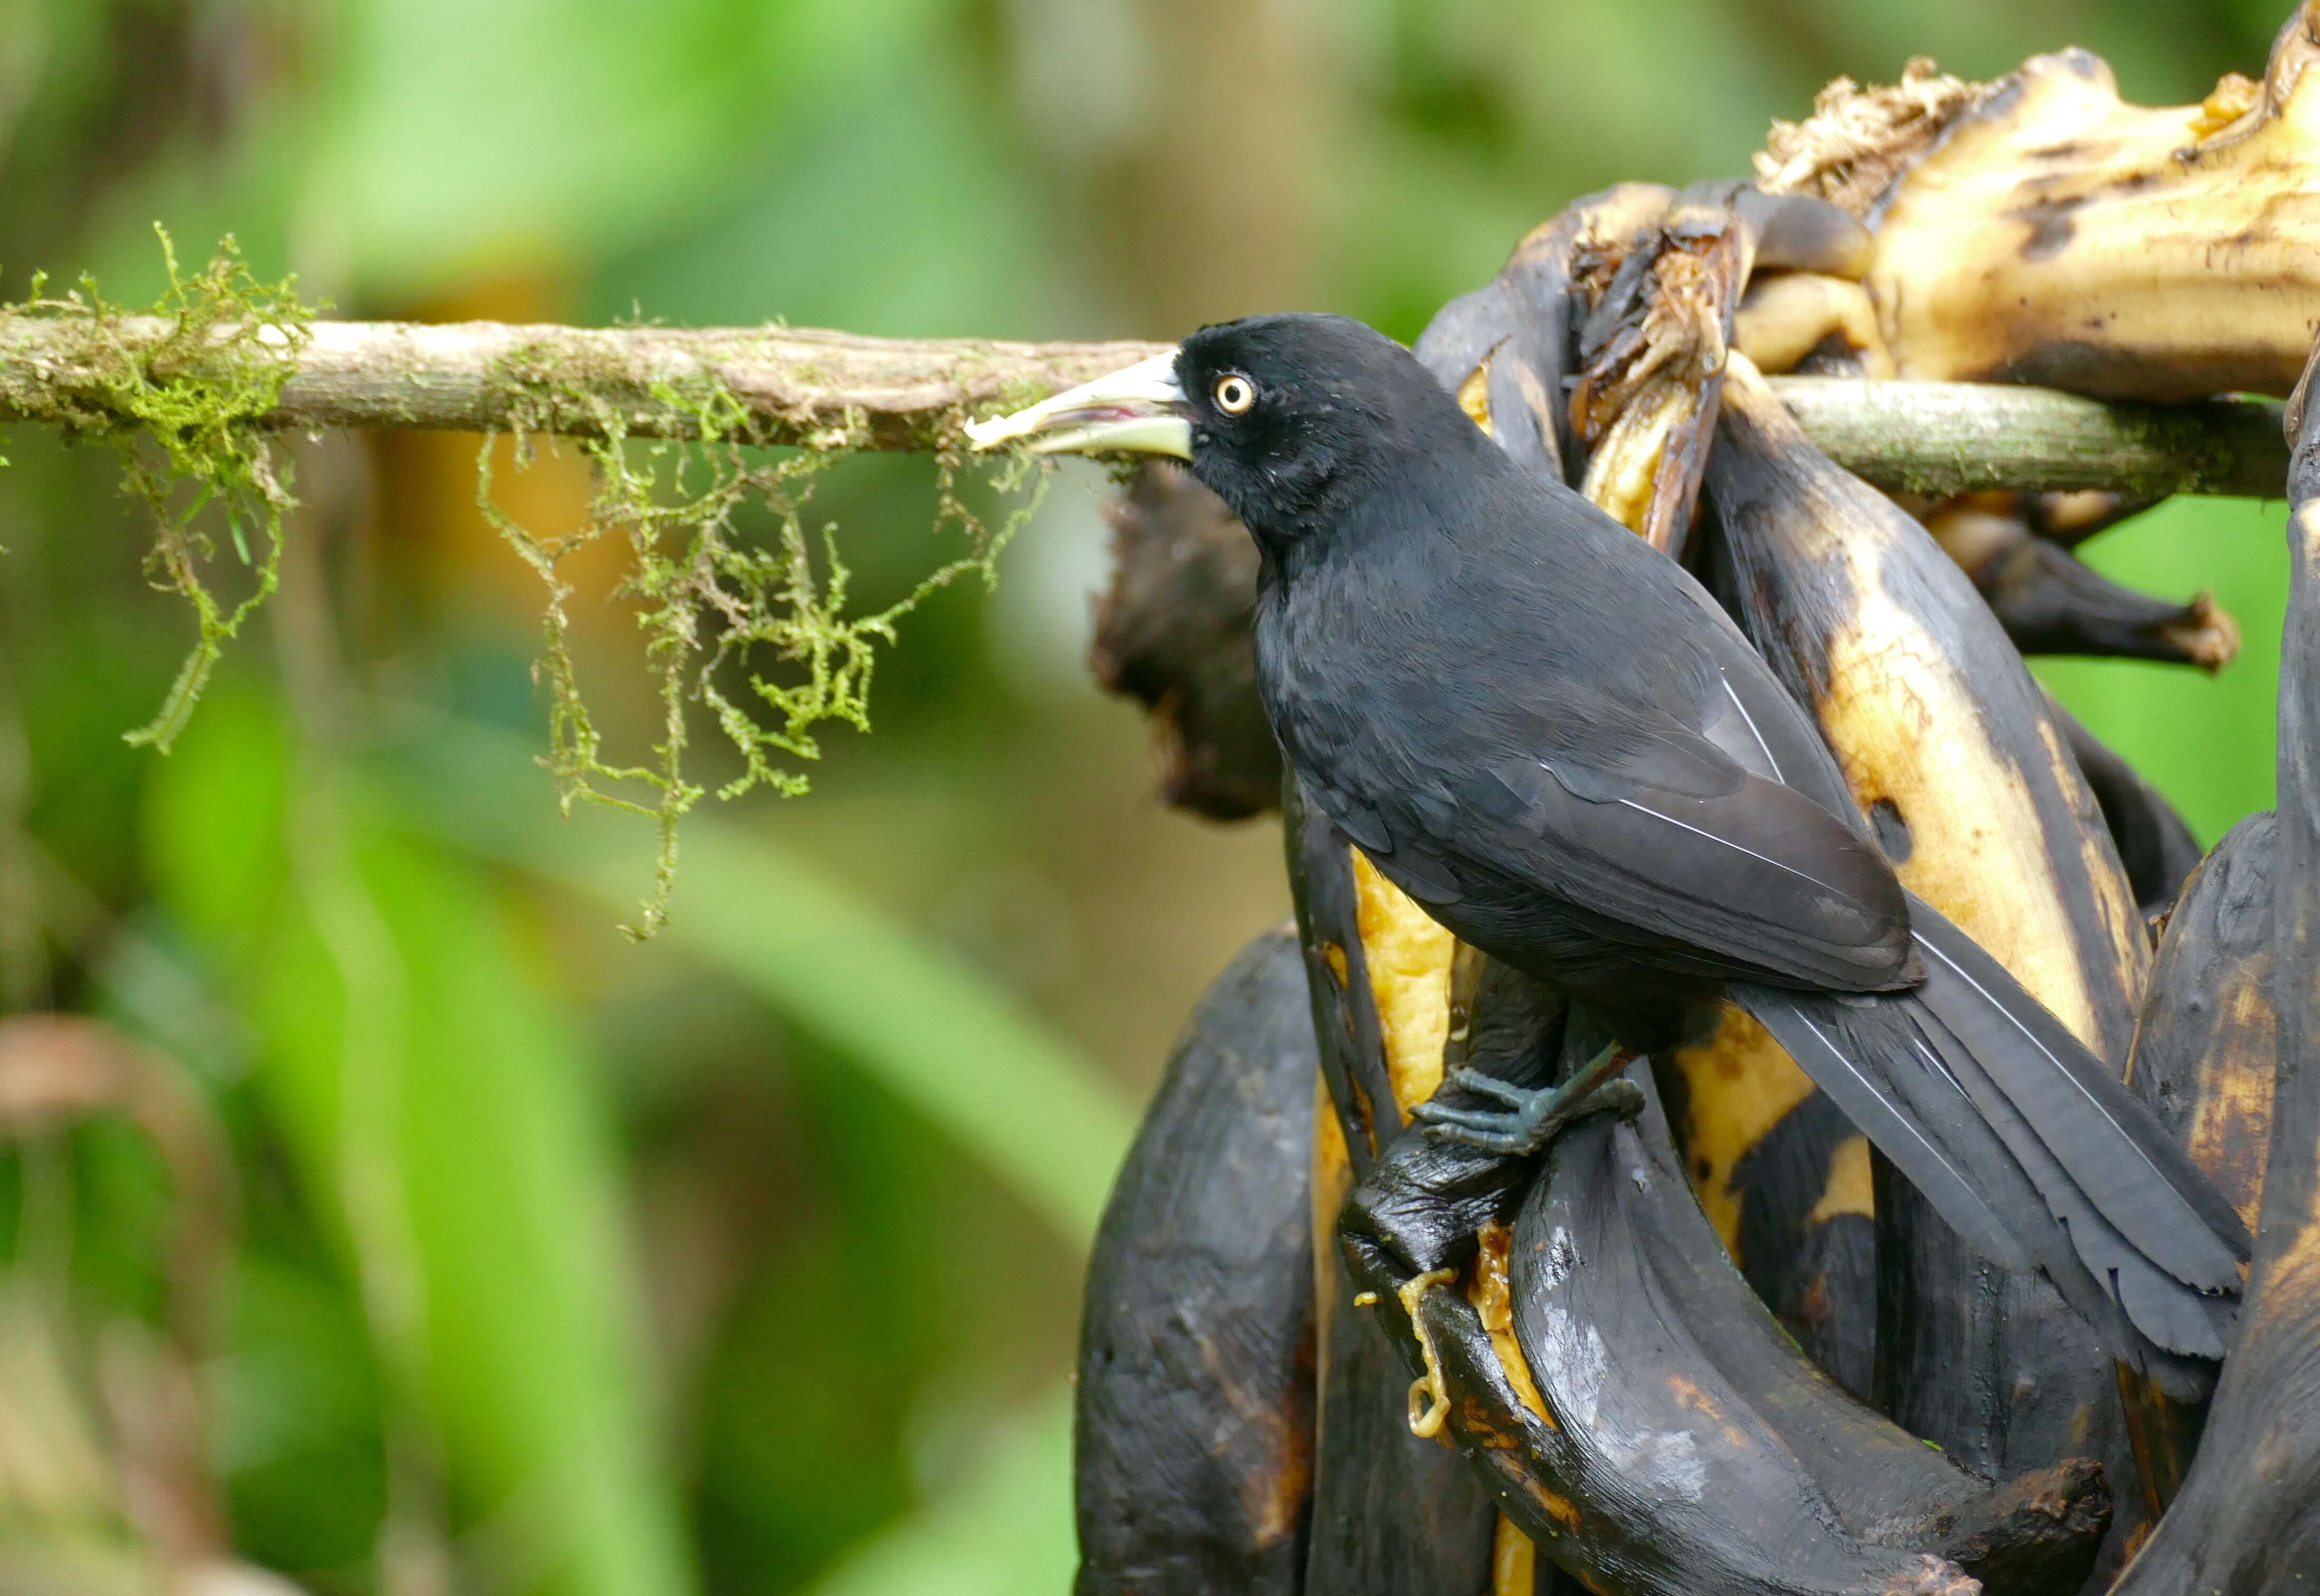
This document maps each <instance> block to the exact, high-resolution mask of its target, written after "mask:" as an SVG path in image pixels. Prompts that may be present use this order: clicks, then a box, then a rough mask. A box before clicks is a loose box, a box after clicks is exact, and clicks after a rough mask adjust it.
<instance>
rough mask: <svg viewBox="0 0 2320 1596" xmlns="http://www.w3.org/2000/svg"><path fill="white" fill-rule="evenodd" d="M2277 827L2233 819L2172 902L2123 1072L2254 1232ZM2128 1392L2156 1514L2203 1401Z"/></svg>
mask: <svg viewBox="0 0 2320 1596" xmlns="http://www.w3.org/2000/svg"><path fill="white" fill-rule="evenodd" d="M2275 830H2276V828H2275V822H2274V820H2273V817H2272V816H2271V815H2270V813H2263V814H2253V815H2250V816H2249V817H2248V818H2247V819H2246V820H2244V821H2241V822H2240V823H2239V824H2238V825H2236V826H2234V827H2233V828H2232V830H2231V832H2230V834H2229V835H2228V836H2226V837H2225V839H2223V840H2222V841H2221V842H2219V843H2217V844H2216V851H2215V852H2214V853H2213V854H2210V855H2209V856H2208V857H2207V860H2206V861H2205V862H2204V863H2202V864H2201V865H2200V866H2198V869H2197V871H2196V872H2194V873H2193V874H2192V875H2191V877H2190V880H2189V884H2187V885H2186V886H2185V887H2184V889H2183V893H2182V897H2181V900H2180V902H2177V903H2176V904H2175V905H2174V907H2173V909H2172V910H2171V911H2170V912H2169V914H2168V916H2167V929H2166V934H2165V935H2164V936H2162V937H2161V939H2160V942H2159V951H2158V953H2157V954H2156V955H2155V956H2154V957H2152V961H2151V984H2150V987H2149V990H2148V991H2147V992H2145V993H2144V994H2143V1016H2142V1018H2141V1019H2140V1020H2138V1021H2137V1022H2136V1024H2135V1028H2134V1056H2133V1059H2132V1060H2131V1062H2130V1065H2129V1069H2128V1075H2127V1079H2128V1083H2129V1084H2131V1085H2132V1086H2133V1087H2134V1090H2135V1093H2136V1094H2137V1095H2139V1096H2140V1097H2142V1099H2143V1101H2144V1102H2147V1103H2149V1104H2150V1105H2151V1106H2152V1110H2153V1111H2155V1112H2156V1113H2157V1114H2158V1115H2159V1117H2160V1119H2161V1120H2162V1121H2163V1122H2164V1123H2165V1124H2166V1126H2167V1128H2168V1129H2170V1130H2171V1131H2173V1132H2174V1133H2175V1136H2176V1138H2177V1139H2179V1140H2180V1141H2181V1142H2182V1143H2183V1145H2184V1146H2185V1147H2188V1148H2189V1149H2190V1152H2191V1156H2192V1157H2193V1158H2194V1159H2196V1160H2197V1161H2198V1165H2199V1167H2200V1168H2201V1169H2203V1170H2205V1171H2206V1172H2207V1177H2208V1178H2209V1179H2210V1180H2213V1181H2214V1182H2215V1183H2216V1189H2217V1190H2219V1191H2221V1192H2223V1194H2224V1196H2225V1199H2226V1200H2227V1201H2228V1202H2230V1203H2231V1204H2232V1206H2233V1207H2234V1208H2235V1209H2237V1210H2238V1211H2239V1214H2240V1218H2241V1219H2242V1220H2244V1221H2245V1222H2246V1224H2247V1227H2248V1229H2249V1231H2250V1233H2252V1232H2253V1231H2254V1229H2255V1227H2256V1220H2257V1217H2258V1214H2257V1210H2258V1206H2259V1203H2260V1201H2261V1197H2262V1194H2263V1166H2264V1159H2265V1156H2266V1155H2267V1154H2268V1152H2269V1151H2270V1143H2271V1094H2272V1079H2273V1075H2274V1074H2275V1073H2276V1070H2277V1066H2278V1062H2279V1043H2278V1037H2277V1034H2276V1031H2275V1028H2274V1026H2273V1023H2272V1006H2271V993H2270V976H2271V950H2272V878H2273V873H2274V871H2275V870H2276V869H2277V867H2278V859H2277V857H2276V848H2275ZM2128 1393H2129V1405H2128V1409H2127V1417H2128V1420H2129V1423H2130V1425H2131V1426H2133V1427H2134V1445H2135V1450H2136V1454H2137V1455H2138V1456H2139V1457H2142V1458H2143V1459H2144V1460H2145V1461H2144V1466H2143V1470H2142V1473H2143V1480H2144V1482H2145V1485H2146V1489H2148V1490H2149V1491H2150V1492H2152V1496H2153V1498H2154V1500H2153V1501H2152V1510H2153V1511H2154V1512H2155V1511H2156V1510H2158V1509H2159V1508H2162V1507H2164V1506H2165V1505H2166V1504H2167V1503H2168V1502H2169V1501H2172V1500H2173V1499H2174V1497H2175V1494H2176V1492H2178V1491H2180V1489H2181V1488H2182V1483H2183V1475H2184V1473H2185V1471H2186V1470H2187V1469H2189V1466H2190V1464H2191V1459H2192V1456H2193V1455H2194V1454H2195V1453H2196V1452H2197V1450H2198V1440H2199V1432H2200V1430H2201V1428H2202V1427H2203V1426H2204V1425H2205V1424H2206V1422H2207V1404H2206V1403H2205V1402H2201V1401H2189V1402H2179V1401H2173V1400H2170V1398H2169V1397H2168V1396H2167V1395H2166V1394H2165V1393H2164V1392H2159V1391H2156V1390H2151V1389H2138V1388H2137V1387H2136V1386H2135V1385H2132V1384H2131V1385H2130V1386H2129V1388H2128Z"/></svg>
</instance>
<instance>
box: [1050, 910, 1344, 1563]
mask: <svg viewBox="0 0 2320 1596" xmlns="http://www.w3.org/2000/svg"><path fill="white" fill-rule="evenodd" d="M1308 1016H1309V1010H1308V1008H1307V999H1306V993H1305V974H1304V967H1303V961H1302V959H1301V957H1300V955H1299V952H1298V947H1297V939H1296V938H1295V936H1294V935H1293V934H1291V932H1289V931H1286V930H1275V931H1268V932H1266V933H1264V935H1263V936H1261V937H1259V938H1258V939H1256V940H1255V941H1254V942H1252V943H1250V944H1249V945H1248V947H1247V948H1245V949H1244V950H1243V951H1242V952H1241V954H1240V956H1239V957H1237V958H1236V959H1235V960H1234V961H1233V962H1232V964H1231V965H1230V966H1228V968H1227V969H1226V970H1225V972H1224V973H1223V974H1222V975H1219V976H1218V977H1217V979H1216V981H1215V983H1214V984H1212V985H1210V988H1209V990H1208V992H1207V993H1205V994H1204V995H1203V996H1202V997H1201V1002H1200V1006H1199V1007H1198V1008H1197V1009H1195V1010H1194V1011H1193V1012H1192V1019H1191V1020H1189V1021H1188V1022H1187V1023H1186V1025H1185V1028H1184V1031H1183V1036H1182V1037H1181V1038H1178V1040H1177V1043H1176V1047H1175V1051H1174V1054H1173V1055H1172V1056H1171V1057H1170V1058H1169V1061H1168V1068H1167V1073H1166V1074H1165V1075H1164V1076H1163V1078H1162V1080H1161V1084H1160V1090H1159V1092H1158V1093H1157V1094H1156V1095H1155V1097H1154V1099H1153V1102H1152V1106H1151V1107H1150V1108H1149V1109H1148V1110H1147V1111H1146V1113H1145V1116H1144V1122H1143V1125H1142V1127H1141V1129H1139V1130H1138V1131H1137V1138H1136V1143H1135V1146H1134V1147H1132V1148H1131V1149H1130V1150H1129V1152H1128V1161H1127V1163H1126V1164H1125V1165H1122V1166H1121V1169H1120V1172H1119V1178H1118V1180H1117V1181H1115V1182H1114V1183H1113V1185H1112V1192H1111V1200H1110V1202H1109V1203H1108V1204H1107V1205H1106V1207H1105V1209H1104V1216H1103V1223H1102V1226H1101V1229H1099V1230H1098V1231H1097V1233H1096V1241H1095V1247H1094V1251H1093V1254H1092V1256H1091V1258H1090V1260H1089V1265H1088V1282H1087V1297H1086V1303H1085V1308H1084V1310H1083V1322H1082V1326H1081V1333H1080V1359H1079V1377H1078V1386H1077V1391H1076V1401H1077V1412H1076V1416H1075V1422H1074V1437H1075V1447H1074V1459H1073V1468H1074V1500H1075V1505H1076V1511H1077V1517H1078V1523H1079V1544H1080V1568H1079V1577H1078V1579H1077V1581H1076V1582H1075V1583H1074V1587H1073V1589H1074V1591H1075V1592H1076V1596H1196V1593H1200V1592H1210V1591H1214V1592H1240V1593H1243V1596H1296V1592H1297V1591H1299V1590H1300V1588H1301V1582H1302V1580H1303V1576H1304V1564H1305V1555H1306V1532H1307V1521H1308V1514H1309V1510H1310V1501H1311V1495H1312V1482H1313V1393H1314V1325H1313V1248H1312V1229H1311V1210H1310V1201H1309V1195H1308V1191H1307V1186H1306V1165H1307V1161H1308V1158H1309V1156H1310V1152H1309V1149H1310V1146H1311V1141H1312V1132H1313V1079H1314V1070H1315V1067H1316V1064H1317V1059H1316V1056H1315V1052H1314V1041H1313V1028H1312V1026H1311V1024H1310V1022H1309V1018H1308Z"/></svg>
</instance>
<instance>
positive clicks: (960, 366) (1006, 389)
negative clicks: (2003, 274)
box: [0, 314, 2287, 496]
mask: <svg viewBox="0 0 2320 1596" xmlns="http://www.w3.org/2000/svg"><path fill="white" fill-rule="evenodd" d="M210 336H211V339H212V340H213V341H212V343H211V344H210V345H209V346H206V347H195V346H193V345H190V344H188V342H187V341H186V338H185V337H184V335H183V332H182V331H180V330H177V329H176V328H175V327H174V326H173V323H172V322H169V321H168V319H166V318H161V317H140V316H130V317H120V318H116V319H115V320H113V322H110V323H109V324H108V325H106V326H105V327H104V328H103V329H102V331H100V330H99V329H97V328H95V327H94V326H92V325H89V324H86V323H83V322H75V321H71V320H65V319H59V318H56V317H52V316H42V315H24V314H0V420H8V419H18V420H28V421H47V422H59V423H61V424H63V425H66V426H79V427H86V426H89V425H103V424H104V422H106V421H107V419H108V418H109V419H110V420H111V421H112V422H114V423H115V424H134V423H137V422H140V421H141V419H142V418H141V417H139V416H137V415H135V414H133V413H129V412H128V411H126V410H124V409H123V408H122V405H121V401H120V396H119V394H118V393H117V391H116V390H115V389H114V388H113V386H111V385H110V384H109V374H111V373H113V372H114V371H116V370H117V369H118V363H119V360H120V358H121V355H122V351H124V350H125V351H128V352H130V353H131V354H139V355H144V356H150V359H149V360H148V365H149V367H150V369H153V370H154V371H156V372H158V373H160V374H163V375H166V376H176V377H182V378H186V379H207V378H211V377H213V376H222V375H224V373H225V372H226V370H227V369H228V367H229V366H230V363H231V360H232V359H233V358H235V357H234V355H233V353H232V351H233V349H235V347H236V345H235V343H234V340H235V338H236V336H237V334H236V330H235V329H234V328H232V327H231V326H230V325H228V326H220V327H216V328H213V330H212V331H211V334H210ZM1165 347H1166V346H1165V345H1162V344H1154V343H1143V342H1131V341H1125V340H1123V341H1116V342H1101V343H1006V342H1000V341H994V340H981V339H880V338H863V337H857V336H856V335H854V334H852V333H846V332H832V331H821V330H819V329H814V328H803V327H748V328H713V327H712V328H693V329H676V328H665V327H621V328H576V327H552V326H508V325H503V324H500V323H497V322H462V323H458V324H455V325H449V326H421V325H415V324H412V323H408V322H313V323H311V324H309V325H308V327H307V328H306V338H305V341H304V343H303V344H302V345H301V346H300V347H299V348H297V349H295V351H294V352H293V353H292V355H291V358H289V360H288V363H287V364H288V370H287V373H286V376H285V378H284V380H283V382H282V385H281V389H280V391H279V393H278V394H276V395H275V398H274V402H273V404H272V407H271V408H270V409H269V410H268V411H267V413H266V415H265V416H264V418H263V421H264V423H265V424H267V425H269V426H274V427H279V428H290V429H308V428H319V427H416V428H425V429H433V430H439V431H470V432H483V431H512V430H515V429H518V428H522V429H525V430H529V431H541V432H558V433H565V434H568V435H572V436H576V437H584V438H609V437H614V436H618V437H622V438H700V437H702V436H703V428H704V422H703V418H702V413H701V410H700V407H699V406H698V405H697V404H693V403H692V402H691V401H690V400H689V399H688V398H687V397H686V396H687V395H689V394H698V393H700V392H702V391H704V390H705V389H707V388H709V387H715V388H717V389H719V390H721V391H722V392H723V393H725V394H730V396H731V399H732V401H733V404H732V406H731V408H730V413H726V414H723V415H720V416H719V417H717V418H715V420H714V422H713V423H711V424H710V428H709V430H710V431H712V432H714V433H715V434H716V435H718V436H720V437H724V438H730V439H737V440H741V441H745V442H751V443H787V444H803V445H807V446H813V445H815V444H817V443H818V442H825V441H829V440H837V439H843V440H844V441H845V442H846V444H847V447H849V448H858V449H935V448H938V447H939V446H940V445H941V444H942V442H943V440H944V437H945V432H944V429H945V427H946V425H947V423H948V422H949V421H950V419H951V418H955V417H956V416H958V415H960V414H976V413H986V412H995V411H999V410H1002V409H1006V408H1010V407H1012V406H1015V405H1019V404H1029V403H1030V402H1031V401H1033V400H1035V399H1038V398H1041V397H1044V396H1045V395H1047V394H1050V393H1053V392H1055V391H1056V390H1057V389H1058V388H1063V387H1068V386H1070V385H1073V384H1075V383H1080V382H1084V381H1086V380H1087V379H1088V378H1090V377H1092V376H1100V375H1101V374H1102V373H1104V372H1107V371H1112V370H1116V369H1118V368H1119V367H1122V366H1126V365H1128V364H1130V363H1132V362H1134V361H1137V360H1141V359H1144V358H1146V357H1148V356H1151V355H1154V354H1156V353H1158V352H1159V351H1160V350H1161V349H1164V348H1165ZM1772 386H1773V388H1774V389H1775V390H1776V391H1777V392H1779V393H1780V394H1781V397H1782V398H1783V399H1784V400H1785V401H1786V402H1787V403H1788V404H1789V406H1790V409H1791V410H1793V411H1795V412H1796V413H1797V415H1798V417H1799V420H1800V421H1801V422H1803V423H1804V427H1805V431H1807V432H1808V433H1810V434H1811V435H1812V437H1813V439H1814V440H1815V441H1816V442H1817V443H1818V444H1819V445H1820V446H1821V448H1822V449H1824V450H1826V452H1827V453H1828V455H1829V456H1830V458H1833V459H1835V461H1836V462H1837V463H1838V464H1839V465H1841V466H1844V467H1845V468H1846V469H1848V470H1850V471H1852V472H1853V473H1854V474H1855V475H1857V476H1862V477H1863V478H1865V479H1866V480H1868V481H1870V482H1872V483H1875V484H1876V485H1879V486H1880V487H1890V488H1896V489H1906V490H1908V491H1911V492H1916V493H1924V494H1944V493H1961V492H1968V491H1974V490H1979V489H1984V488H1993V487H2011V488H2019V489H2024V490H2044V489H2069V488H2080V487H2107V488H2116V489H2120V490H2122V491H2126V492H2131V493H2134V494H2137V495H2138V496H2140V495H2146V494H2166V493H2231V494H2276V493H2278V492H2279V483H2280V480H2281V476H2282V474H2283V472H2284V471H2285V470H2286V467H2287V449H2286V447H2285V445H2284V444H2283V443H2282V441H2281V440H2280V436H2279V408H2278V406H2276V405H2272V404H2265V403H2263V402H2261V401H2213V402H2209V403H2207V404H2180V405H2150V404H2104V403H2102V402H2101V401H2098V400H2093V399H2085V398H2080V397H2079V396H2077V395H2075V394H2058V393H2053V392H2052V391H2049V390H2045V389H2039V388H2019V387H1998V386H1992V385H1971V384H1962V383H1926V384H1917V383H1859V382H1848V381H1844V380H1842V379H1837V378H1816V377H1775V378H1773V379H1772Z"/></svg>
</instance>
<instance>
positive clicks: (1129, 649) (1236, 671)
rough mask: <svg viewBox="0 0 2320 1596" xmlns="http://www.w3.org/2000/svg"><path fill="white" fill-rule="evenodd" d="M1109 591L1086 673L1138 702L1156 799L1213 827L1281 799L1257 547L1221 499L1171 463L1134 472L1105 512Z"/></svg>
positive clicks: (1102, 604)
mask: <svg viewBox="0 0 2320 1596" xmlns="http://www.w3.org/2000/svg"><path fill="white" fill-rule="evenodd" d="M1104 519H1105V520H1106V521H1110V523H1111V534H1112V535H1111V549H1112V571H1111V585H1110V587H1108V588H1107V589H1106V590H1105V592H1104V594H1103V597H1102V599H1101V601H1100V602H1099V603H1098V604H1097V607H1096V618H1095V636H1094V638H1093V639H1092V641H1091V642H1090V644H1089V646H1088V665H1089V667H1090V668H1091V669H1092V671H1093V672H1094V674H1095V678H1096V682H1097V685H1100V686H1101V687H1102V688H1103V689H1104V690H1105V691H1106V692H1109V693H1119V694H1126V695H1127V696H1128V697H1130V698H1133V699H1135V700H1136V701H1137V703H1141V704H1142V705H1143V706H1144V708H1145V710H1146V712H1147V724H1148V725H1149V727H1150V730H1151V733H1152V740H1153V744H1154V747H1155V749H1156V750H1157V751H1158V754H1159V764H1160V801H1161V802H1162V803H1165V804H1167V805H1168V806H1169V807H1171V808H1172V809H1183V810H1190V811H1191V812H1192V813H1194V814H1198V815H1205V816H1206V817H1208V818H1209V819H1210V820H1219V821H1237V820H1243V819H1246V818H1247V817H1248V816H1250V815H1255V814H1261V813H1263V812H1264V811H1266V810H1269V809H1271V808H1272V807H1273V805H1274V804H1275V803H1278V802H1279V801H1280V795H1281V748H1280V745H1279V744H1277V743H1275V742H1274V741H1273V728H1272V727H1271V726H1270V725H1268V724H1267V723H1266V721H1265V719H1264V705H1263V704H1262V703H1259V702H1258V701H1257V696H1256V648H1255V641H1254V640H1253V639H1252V638H1251V635H1250V626H1251V623H1252V620H1253V618H1254V616H1255V612H1256V545H1255V542H1253V541H1252V540H1250V538H1249V535H1248V529H1247V528H1246V527H1244V526H1242V525H1241V524H1240V521H1239V520H1238V519H1237V518H1236V517H1235V516H1234V514H1233V512H1231V511H1230V510H1228V509H1227V508H1225V504H1224V501H1223V500H1221V499H1219V498H1218V497H1217V496H1216V494H1212V493H1210V491H1209V490H1208V489H1207V488H1205V487H1203V486H1201V485H1200V483H1199V482H1197V481H1195V480H1194V479H1193V477H1192V473H1190V472H1189V471H1186V470H1184V469H1183V467H1180V466H1178V465H1176V464H1175V463H1174V461H1165V460H1149V461H1146V463H1144V464H1143V465H1140V466H1138V467H1137V471H1136V475H1135V477H1134V479H1133V480H1132V481H1131V482H1130V483H1129V484H1128V489H1127V491H1126V492H1125V493H1123V494H1120V495H1119V498H1118V499H1116V500H1115V501H1114V502H1113V503H1110V504H1108V505H1106V506H1105V508H1104Z"/></svg>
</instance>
